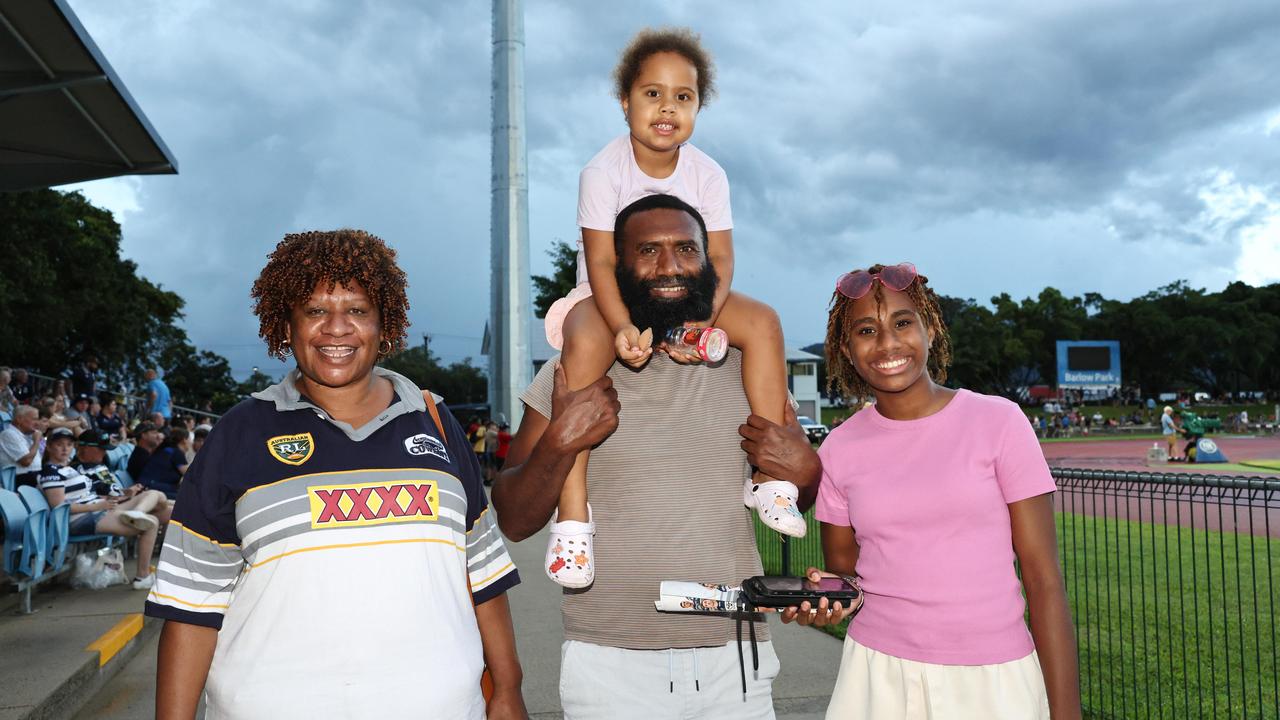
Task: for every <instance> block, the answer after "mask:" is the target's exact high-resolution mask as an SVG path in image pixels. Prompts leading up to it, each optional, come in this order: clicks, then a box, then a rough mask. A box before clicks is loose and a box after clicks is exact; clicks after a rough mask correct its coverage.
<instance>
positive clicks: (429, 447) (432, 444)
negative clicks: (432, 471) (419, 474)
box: [404, 433, 449, 462]
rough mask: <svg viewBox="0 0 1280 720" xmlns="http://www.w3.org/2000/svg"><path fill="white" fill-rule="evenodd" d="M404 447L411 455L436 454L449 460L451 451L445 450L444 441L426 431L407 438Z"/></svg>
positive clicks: (444, 459)
mask: <svg viewBox="0 0 1280 720" xmlns="http://www.w3.org/2000/svg"><path fill="white" fill-rule="evenodd" d="M404 449H405V450H408V451H409V454H410V455H435V456H436V457H438V458H440V459H441V460H443V461H445V462H449V453H448V452H447V451H445V449H444V443H442V442H440V441H439V440H437V439H435V438H433V437H431V436H430V435H427V434H426V433H421V434H418V435H414V436H413V437H407V438H405V439H404Z"/></svg>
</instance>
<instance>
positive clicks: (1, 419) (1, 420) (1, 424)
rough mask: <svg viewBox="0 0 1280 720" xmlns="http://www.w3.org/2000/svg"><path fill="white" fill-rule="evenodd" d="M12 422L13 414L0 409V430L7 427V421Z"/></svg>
mask: <svg viewBox="0 0 1280 720" xmlns="http://www.w3.org/2000/svg"><path fill="white" fill-rule="evenodd" d="M11 422H13V416H12V415H10V414H9V413H7V412H5V411H4V410H0V430H3V429H5V428H7V427H9V423H11Z"/></svg>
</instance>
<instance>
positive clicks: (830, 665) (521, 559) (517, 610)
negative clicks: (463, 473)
mask: <svg viewBox="0 0 1280 720" xmlns="http://www.w3.org/2000/svg"><path fill="white" fill-rule="evenodd" d="M546 532H547V531H546V530H545V529H544V530H543V531H542V532H540V533H538V534H537V535H535V536H533V537H531V538H529V539H528V540H525V541H524V542H522V543H508V548H509V549H510V552H511V556H512V559H514V560H515V562H516V566H517V567H519V568H520V577H521V579H522V580H523V582H521V583H520V585H519V586H518V587H517V588H516V589H515V590H513V591H512V593H511V613H512V620H513V622H514V623H515V626H516V645H517V647H518V649H519V652H520V662H521V665H522V666H523V667H524V699H525V705H526V707H528V709H529V714H530V716H531V717H532V718H534V720H551V719H552V718H559V717H560V692H559V683H560V643H561V642H563V640H564V634H563V626H562V624H561V622H560V587H559V586H558V585H556V584H555V583H552V582H551V581H550V580H549V579H547V576H546V574H544V573H543V572H542V554H543V552H544V551H545V550H546V542H547V536H546ZM654 597H655V599H656V598H657V588H654ZM769 624H770V631H771V633H772V636H773V645H774V651H775V652H777V653H778V658H779V660H780V661H781V663H782V672H781V673H780V674H779V675H778V678H777V680H775V681H774V683H773V705H774V708H776V710H777V712H778V718H779V720H820V719H821V718H822V717H823V716H824V714H825V713H826V710H827V701H828V700H829V699H830V697H831V689H832V688H833V687H834V686H835V680H836V671H837V670H838V669H839V667H840V650H841V643H840V641H839V640H837V639H836V638H834V637H832V636H830V635H828V634H826V633H823V632H820V631H818V630H814V629H813V628H806V627H800V626H797V625H783V624H782V623H781V622H780V621H779V620H778V619H777V618H776V617H774V618H771V619H770V621H769Z"/></svg>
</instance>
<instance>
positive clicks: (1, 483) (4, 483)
mask: <svg viewBox="0 0 1280 720" xmlns="http://www.w3.org/2000/svg"><path fill="white" fill-rule="evenodd" d="M17 482H18V468H17V467H16V466H10V467H7V468H5V469H3V470H0V487H3V488H4V489H5V490H8V491H9V492H13V486H14V485H15V484H17Z"/></svg>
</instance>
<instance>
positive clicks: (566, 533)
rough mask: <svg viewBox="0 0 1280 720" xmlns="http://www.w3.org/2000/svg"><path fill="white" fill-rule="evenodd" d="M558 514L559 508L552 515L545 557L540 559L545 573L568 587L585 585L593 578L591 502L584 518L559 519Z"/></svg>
mask: <svg viewBox="0 0 1280 720" xmlns="http://www.w3.org/2000/svg"><path fill="white" fill-rule="evenodd" d="M558 517H559V512H558V511H557V512H556V513H555V514H553V515H552V516H551V537H550V538H548V539H547V557H546V560H545V561H544V562H543V567H544V568H545V569H546V571H547V577H549V578H551V579H552V581H554V582H555V583H556V584H558V585H563V586H564V587H567V588H584V587H587V586H589V585H591V583H593V582H595V579H596V561H595V556H594V554H593V551H592V538H593V537H594V536H595V534H596V524H595V523H594V522H592V521H591V504H590V503H587V522H582V521H580V520H565V521H563V522H561V521H559V520H558V519H557V518H558Z"/></svg>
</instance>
